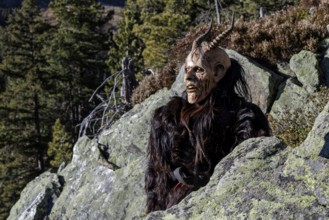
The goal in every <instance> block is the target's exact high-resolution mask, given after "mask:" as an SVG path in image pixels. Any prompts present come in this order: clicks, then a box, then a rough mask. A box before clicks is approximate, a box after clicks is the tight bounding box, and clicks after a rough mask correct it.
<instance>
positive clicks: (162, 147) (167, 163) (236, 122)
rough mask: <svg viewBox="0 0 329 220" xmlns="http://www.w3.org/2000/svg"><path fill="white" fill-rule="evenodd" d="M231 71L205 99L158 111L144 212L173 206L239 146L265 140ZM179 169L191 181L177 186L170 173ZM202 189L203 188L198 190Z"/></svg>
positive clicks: (238, 72) (238, 74) (255, 111)
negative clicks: (190, 177) (262, 138)
mask: <svg viewBox="0 0 329 220" xmlns="http://www.w3.org/2000/svg"><path fill="white" fill-rule="evenodd" d="M231 61H232V65H231V67H230V69H229V70H228V72H227V73H226V75H225V77H224V78H223V79H222V80H221V81H220V82H219V84H218V86H217V87H216V89H215V90H214V91H213V92H212V93H211V94H210V95H209V97H208V98H207V99H206V100H204V101H202V102H201V103H198V104H189V103H188V102H187V98H186V93H184V94H183V97H173V98H172V99H171V101H170V102H169V103H168V104H167V105H165V106H162V107H160V108H158V109H157V110H156V111H155V113H154V116H153V119H152V122H151V134H150V139H149V145H148V150H147V156H148V164H147V170H146V174H145V190H146V193H147V205H146V206H147V212H151V211H155V210H164V209H167V208H169V207H171V206H172V205H174V204H177V203H178V202H179V201H181V200H182V199H183V198H184V197H185V196H186V195H188V194H189V193H190V192H192V191H193V190H196V189H198V188H199V187H200V186H202V185H200V184H199V182H200V179H201V180H202V181H203V182H208V180H209V178H210V176H211V175H212V173H213V171H214V168H215V166H216V164H217V163H218V162H219V161H220V160H221V159H222V158H223V157H224V156H226V155H227V154H228V153H229V152H231V151H232V149H233V148H234V147H235V146H236V145H238V144H239V143H241V142H242V141H244V140H246V139H248V138H251V137H258V136H268V135H270V132H271V131H270V128H269V125H268V121H267V119H266V117H265V116H264V114H263V113H262V111H261V110H260V109H259V108H258V107H257V106H256V105H254V104H252V103H250V102H247V101H246V99H248V100H250V95H249V89H248V86H247V84H246V82H245V80H244V71H243V69H242V67H241V66H240V64H239V63H238V62H237V61H235V60H233V59H232V60H231ZM178 167H182V169H184V172H185V173H187V175H190V176H192V177H195V178H194V179H195V181H194V182H193V184H182V183H179V182H178V181H177V180H176V178H175V177H174V176H173V171H174V170H175V169H176V168H178ZM203 185H204V184H203Z"/></svg>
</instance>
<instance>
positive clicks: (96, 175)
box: [9, 51, 329, 220]
mask: <svg viewBox="0 0 329 220" xmlns="http://www.w3.org/2000/svg"><path fill="white" fill-rule="evenodd" d="M229 53H230V56H231V57H234V58H236V59H237V60H238V61H239V62H240V63H241V64H242V65H243V67H244V68H245V70H246V74H247V77H249V80H248V83H249V86H250V87H251V93H252V94H254V96H255V100H254V101H255V102H256V103H257V102H259V104H260V105H261V106H262V109H263V111H268V110H269V108H270V107H271V105H272V102H273V101H274V100H273V99H274V98H275V97H277V98H278V99H277V101H276V102H278V101H279V100H280V99H284V100H286V101H285V102H286V103H287V104H292V103H290V102H291V100H293V99H296V97H300V96H303V95H304V93H305V94H307V93H308V92H309V91H308V90H307V89H306V88H304V87H302V85H300V83H299V82H298V78H295V79H293V78H290V79H289V80H288V81H286V82H284V83H283V84H281V94H279V95H276V91H277V87H278V84H279V82H281V80H283V78H282V77H280V76H278V75H277V74H275V73H274V72H272V71H269V70H267V69H266V68H263V67H261V66H260V65H258V64H257V63H256V62H254V61H252V60H251V59H247V58H246V57H243V56H241V55H240V54H237V53H236V52H234V51H229ZM183 74H184V72H183V70H182V71H181V73H180V76H179V77H178V78H177V81H176V82H175V84H174V85H173V87H172V89H171V90H167V89H164V90H161V91H158V92H157V93H156V94H155V95H153V96H151V97H149V98H148V99H147V100H145V101H144V102H143V103H141V104H138V105H136V106H135V107H134V108H133V109H132V110H131V111H129V112H127V113H126V114H125V115H124V116H122V117H121V118H120V119H119V120H118V121H117V122H116V123H115V124H113V125H112V126H111V128H110V129H107V130H105V131H104V132H103V133H102V134H101V135H100V136H99V137H98V138H95V139H93V140H90V139H88V138H87V137H83V138H81V139H79V141H78V142H77V143H76V145H75V147H74V152H73V159H72V162H71V163H69V164H68V165H67V166H66V167H65V168H63V169H60V170H59V171H58V173H50V172H46V173H43V174H42V175H41V176H39V177H38V178H36V179H35V180H33V181H32V182H30V183H29V184H28V185H27V186H26V188H25V189H24V191H23V192H22V194H21V198H20V200H19V201H18V202H17V203H16V204H15V206H14V207H13V208H12V209H11V212H10V216H9V219H24V220H25V219H44V218H48V219H70V220H71V219H73V220H74V219H79V220H83V219H104V220H105V219H149V220H151V219H232V217H234V218H241V219H242V218H243V219H257V218H259V217H260V218H263V219H300V218H304V219H324V218H326V217H328V216H329V173H328V172H327V171H328V168H329V167H328V166H329V159H326V158H323V157H319V156H318V155H319V154H320V152H322V148H323V147H324V146H328V145H329V138H328V136H329V103H328V104H327V106H326V108H325V109H324V110H323V112H322V113H321V114H320V115H319V116H318V118H317V120H316V122H315V124H314V126H313V129H312V131H311V132H310V133H309V135H308V137H307V139H306V140H305V141H304V143H303V144H302V145H301V146H299V147H297V148H294V149H293V148H290V147H286V146H285V144H284V143H283V142H282V141H281V140H280V139H278V138H277V137H267V138H256V139H249V140H247V141H245V142H243V143H242V144H240V145H239V146H237V147H236V148H235V149H234V150H233V152H231V153H230V154H229V155H228V156H227V157H225V158H224V159H223V160H222V161H220V163H219V164H218V165H217V166H216V169H215V172H214V174H213V176H212V177H211V180H210V182H209V183H208V184H207V185H206V186H205V187H203V188H201V189H199V190H198V191H195V192H193V193H192V194H190V195H189V196H187V197H186V198H185V199H184V200H183V201H182V202H181V203H179V204H178V205H175V206H173V207H172V208H170V209H168V210H166V211H158V212H153V213H151V214H149V215H146V214H145V193H144V170H145V167H146V161H145V154H146V152H145V151H146V147H147V142H148V135H149V123H150V118H151V116H152V114H153V111H154V109H155V108H157V107H159V106H161V105H163V104H165V103H166V102H168V100H169V98H170V96H171V95H173V94H180V93H181V92H182V89H183V83H182V76H183ZM248 74H249V76H248ZM296 75H297V74H296ZM273 84H274V85H273ZM252 85H254V86H252ZM293 92H296V96H295V98H294V97H289V94H290V93H293ZM255 94H258V95H259V96H257V95H255ZM291 96H292V95H291ZM289 98H290V99H289ZM293 104H294V103H293ZM274 105H276V103H274ZM296 105H297V104H296ZM302 107H304V105H302ZM273 108H275V107H274V106H273ZM273 108H272V109H273ZM278 112H280V108H278Z"/></svg>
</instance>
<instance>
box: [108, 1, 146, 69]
mask: <svg viewBox="0 0 329 220" xmlns="http://www.w3.org/2000/svg"><path fill="white" fill-rule="evenodd" d="M140 23H141V20H140V12H139V10H138V6H137V5H136V4H133V2H132V1H130V0H128V1H127V2H126V6H125V9H124V11H123V14H122V19H121V21H120V24H119V27H118V30H117V32H116V33H115V35H114V36H113V39H112V41H113V43H112V44H111V46H110V49H109V54H108V60H107V62H106V63H107V65H108V67H109V70H110V73H111V74H115V73H116V72H118V71H120V70H121V60H122V59H123V58H124V57H128V58H130V59H133V60H132V62H133V65H132V71H133V72H134V73H135V74H138V73H141V72H142V71H143V70H144V59H143V56H142V52H143V50H144V49H145V46H144V43H143V41H142V40H141V39H140V38H139V37H137V36H136V34H135V33H134V32H133V28H134V25H136V24H140Z"/></svg>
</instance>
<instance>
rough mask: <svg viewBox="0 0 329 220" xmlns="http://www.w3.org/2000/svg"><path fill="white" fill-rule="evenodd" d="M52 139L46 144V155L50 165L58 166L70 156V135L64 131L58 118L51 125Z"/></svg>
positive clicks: (66, 161)
mask: <svg viewBox="0 0 329 220" xmlns="http://www.w3.org/2000/svg"><path fill="white" fill-rule="evenodd" d="M52 130H53V132H52V136H53V139H52V141H51V142H49V144H48V146H49V147H48V152H47V154H48V156H49V157H50V159H51V160H50V165H51V166H52V167H59V166H60V165H61V164H62V163H63V162H65V163H68V162H69V161H70V160H71V157H72V143H71V140H72V139H71V137H70V135H69V134H68V133H67V132H66V130H65V127H64V126H63V125H62V124H61V121H60V119H59V118H58V119H56V121H55V124H54V126H53V129H52Z"/></svg>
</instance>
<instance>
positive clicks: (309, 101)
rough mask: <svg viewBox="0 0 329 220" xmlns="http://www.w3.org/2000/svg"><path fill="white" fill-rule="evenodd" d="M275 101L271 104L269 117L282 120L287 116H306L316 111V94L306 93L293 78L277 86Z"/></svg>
mask: <svg viewBox="0 0 329 220" xmlns="http://www.w3.org/2000/svg"><path fill="white" fill-rule="evenodd" d="M278 91H279V92H278V94H277V99H276V100H275V102H274V103H273V106H272V109H271V112H270V115H271V116H272V118H273V119H276V120H282V119H284V118H285V117H286V115H287V114H289V115H290V117H294V115H295V114H307V113H310V112H313V111H314V110H315V109H316V105H315V101H316V96H317V94H316V93H314V92H310V91H308V90H307V89H306V88H305V87H303V86H302V85H301V84H300V82H299V81H297V80H296V79H295V78H290V79H288V80H287V81H285V82H284V83H282V84H281V85H280V86H279V89H278Z"/></svg>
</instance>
